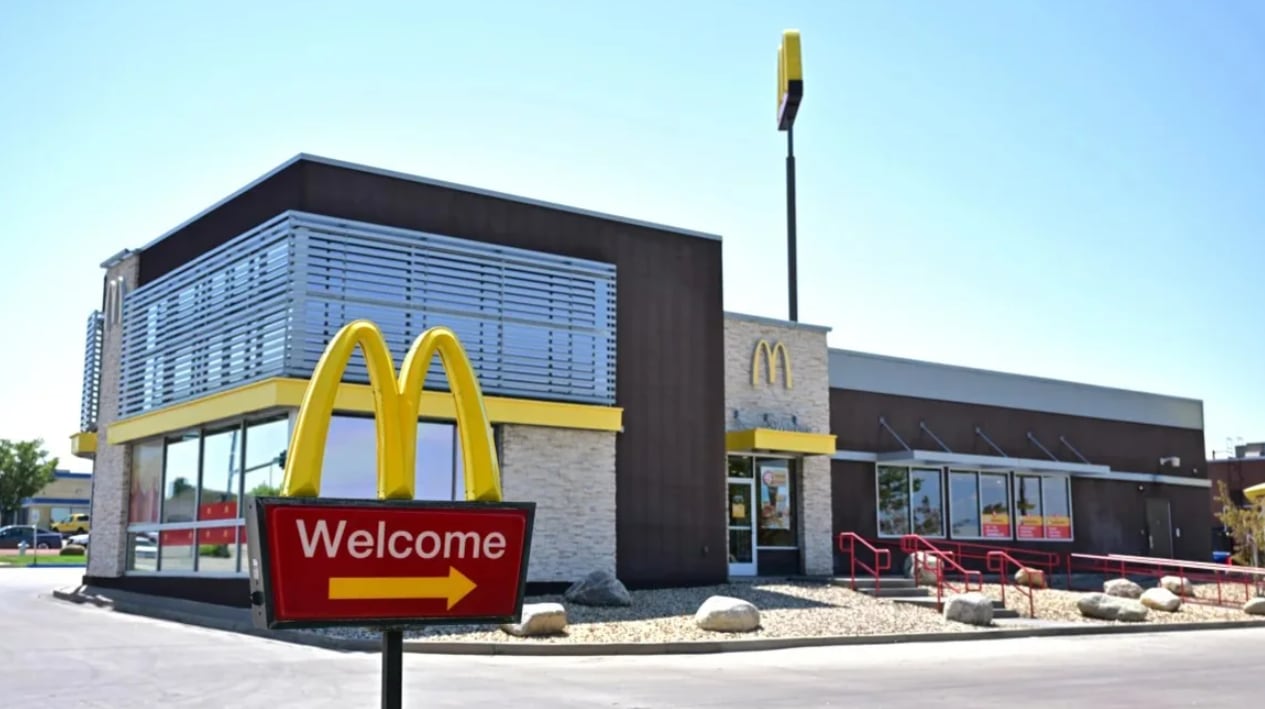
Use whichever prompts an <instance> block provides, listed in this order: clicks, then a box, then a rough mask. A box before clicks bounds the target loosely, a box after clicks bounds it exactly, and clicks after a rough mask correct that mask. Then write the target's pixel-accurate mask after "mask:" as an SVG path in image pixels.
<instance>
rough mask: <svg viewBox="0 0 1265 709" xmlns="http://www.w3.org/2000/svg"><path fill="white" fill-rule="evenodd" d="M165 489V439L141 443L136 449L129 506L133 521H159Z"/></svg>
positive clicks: (130, 517) (128, 512) (130, 518)
mask: <svg viewBox="0 0 1265 709" xmlns="http://www.w3.org/2000/svg"><path fill="white" fill-rule="evenodd" d="M162 487H163V442H162V440H160V439H155V440H152V441H145V442H143V443H140V444H137V445H136V446H134V447H133V448H132V482H131V491H130V493H129V499H128V507H127V510H128V511H127V514H128V521H129V522H132V523H141V524H144V523H153V522H157V521H158V511H159V506H160V505H161V504H162Z"/></svg>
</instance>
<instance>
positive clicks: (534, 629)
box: [501, 603, 567, 637]
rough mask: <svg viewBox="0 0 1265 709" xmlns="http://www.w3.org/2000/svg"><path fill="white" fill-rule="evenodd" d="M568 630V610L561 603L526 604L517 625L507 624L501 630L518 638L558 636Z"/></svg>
mask: <svg viewBox="0 0 1265 709" xmlns="http://www.w3.org/2000/svg"><path fill="white" fill-rule="evenodd" d="M566 629H567V609H566V608H563V607H562V604H561V603H525V604H523V617H522V619H520V620H519V621H518V622H517V623H505V624H504V625H502V626H501V630H503V631H505V632H507V633H509V634H510V635H516V636H518V637H537V636H540V635H557V634H558V633H561V632H562V631H564V630H566Z"/></svg>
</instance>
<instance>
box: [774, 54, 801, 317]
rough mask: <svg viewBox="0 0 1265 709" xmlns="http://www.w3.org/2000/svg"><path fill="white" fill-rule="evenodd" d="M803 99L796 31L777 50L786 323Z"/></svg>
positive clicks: (795, 299) (792, 291)
mask: <svg viewBox="0 0 1265 709" xmlns="http://www.w3.org/2000/svg"><path fill="white" fill-rule="evenodd" d="M803 97H804V65H803V62H802V61H801V58H800V51H799V30H785V31H783V32H782V44H781V46H779V47H778V48H777V129H778V130H779V131H786V287H787V291H788V300H789V303H788V305H789V307H790V320H791V322H796V321H798V320H799V293H798V291H799V273H798V267H797V266H798V264H797V258H798V257H797V254H796V243H795V237H796V234H795V231H796V225H795V116H796V114H798V113H799V104H800V101H801V100H802V99H803Z"/></svg>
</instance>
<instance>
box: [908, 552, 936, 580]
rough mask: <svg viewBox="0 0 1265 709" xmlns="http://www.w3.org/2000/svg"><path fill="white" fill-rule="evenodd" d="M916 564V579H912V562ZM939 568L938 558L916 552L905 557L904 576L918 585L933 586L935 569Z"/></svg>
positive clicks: (926, 553)
mask: <svg viewBox="0 0 1265 709" xmlns="http://www.w3.org/2000/svg"><path fill="white" fill-rule="evenodd" d="M915 560H916V561H917V562H918V577H917V578H916V579H914V562H915ZM939 566H940V559H939V557H936V556H932V555H931V554H930V553H928V552H925V551H916V552H914V553H912V554H910V555H909V556H907V557H905V576H907V577H909V578H911V579H914V582H915V583H918V584H928V585H930V584H934V583H935V582H936V569H937V568H938V567H939Z"/></svg>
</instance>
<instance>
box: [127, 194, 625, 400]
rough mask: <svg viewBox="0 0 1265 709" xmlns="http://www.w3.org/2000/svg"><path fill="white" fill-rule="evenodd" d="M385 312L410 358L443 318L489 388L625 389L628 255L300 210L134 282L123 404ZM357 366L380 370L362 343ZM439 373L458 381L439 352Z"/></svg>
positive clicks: (307, 357)
mask: <svg viewBox="0 0 1265 709" xmlns="http://www.w3.org/2000/svg"><path fill="white" fill-rule="evenodd" d="M356 318H369V319H372V320H374V321H375V322H376V323H378V325H379V327H381V328H382V330H383V334H384V335H385V337H386V339H387V345H388V347H389V348H390V350H391V352H392V353H393V354H394V355H395V356H396V357H397V365H398V364H399V361H398V359H400V358H402V357H403V356H404V353H405V352H406V351H407V348H408V346H409V345H410V344H411V343H412V338H413V337H415V336H416V335H417V334H418V333H420V332H422V331H423V330H425V329H426V328H429V327H432V326H434V325H445V326H448V327H451V328H452V329H453V330H454V331H455V332H456V333H457V335H458V336H459V337H460V338H461V339H462V343H463V345H465V348H466V351H467V353H468V354H469V356H470V360H471V364H472V366H473V367H474V369H475V371H476V373H477V375H478V376H479V380H480V383H481V384H482V386H483V389H484V391H485V392H486V393H488V394H493V395H502V396H517V397H524V398H537V399H550V400H558V401H572V402H577V403H594V404H602V405H610V404H613V403H614V402H615V266H614V265H613V264H606V263H599V262H594V261H586V260H582V259H575V258H568V257H562V256H556V255H552V254H545V253H539V252H534V251H527V250H524V249H514V248H508V247H502V246H496V245H491V244H486V243H482V242H475V241H470V240H466V239H457V238H452V237H446V236H438V235H434V234H426V233H421V232H416V231H408V230H404V229H395V228H389V227H383V226H379V225H374V224H366V223H362V222H353V221H348V220H342V219H333V218H329V217H324V216H319V215H314V214H307V213H303V212H286V213H284V214H282V215H279V216H277V217H275V218H273V219H270V220H268V221H267V222H265V223H263V224H261V225H259V226H257V227H255V228H254V229H251V230H249V231H247V232H245V233H243V234H241V235H239V236H237V237H235V238H233V239H231V240H230V241H228V242H227V243H225V244H223V245H221V246H219V247H217V248H215V249H213V250H211V251H209V252H207V253H206V254H203V255H202V256H200V257H198V258H197V259H194V260H193V261H191V262H189V263H187V264H185V265H183V266H181V267H180V268H177V269H175V270H173V271H171V272H170V273H167V274H165V275H164V276H163V277H161V278H159V279H157V280H155V281H153V282H151V283H148V284H146V285H145V286H143V287H141V288H138V289H136V290H133V291H131V292H129V293H127V294H126V296H125V298H124V307H123V363H122V383H121V388H120V412H119V413H120V415H122V416H130V415H134V414H137V413H140V412H143V411H147V410H151V409H155V408H160V407H163V406H167V405H170V404H173V403H178V402H181V401H186V400H189V399H192V398H196V397H200V396H205V395H207V394H210V393H214V392H217V391H222V390H224V389H228V388H231V387H234V386H239V385H242V384H246V383H250V382H253V381H258V380H261V379H266V378H269V377H275V376H291V377H300V378H306V377H308V376H310V375H311V372H312V370H313V369H314V367H315V365H316V362H317V360H318V359H319V357H320V355H321V353H322V352H323V351H324V347H325V344H326V342H327V340H328V339H329V338H330V337H331V336H332V335H333V334H334V332H336V331H337V330H338V328H339V327H341V326H342V325H344V324H346V322H347V321H349V320H353V319H356ZM345 379H346V380H347V381H366V380H367V379H368V377H367V373H366V372H365V369H364V359H363V357H362V356H361V355H360V354H359V353H357V354H356V355H355V356H354V357H353V358H352V360H351V362H350V363H349V364H348V366H347V370H346V374H345ZM427 385H428V387H433V388H437V389H446V388H447V387H446V377H444V374H443V369H442V367H441V366H440V364H439V363H438V362H433V363H432V368H431V370H430V372H429V374H428V378H427Z"/></svg>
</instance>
